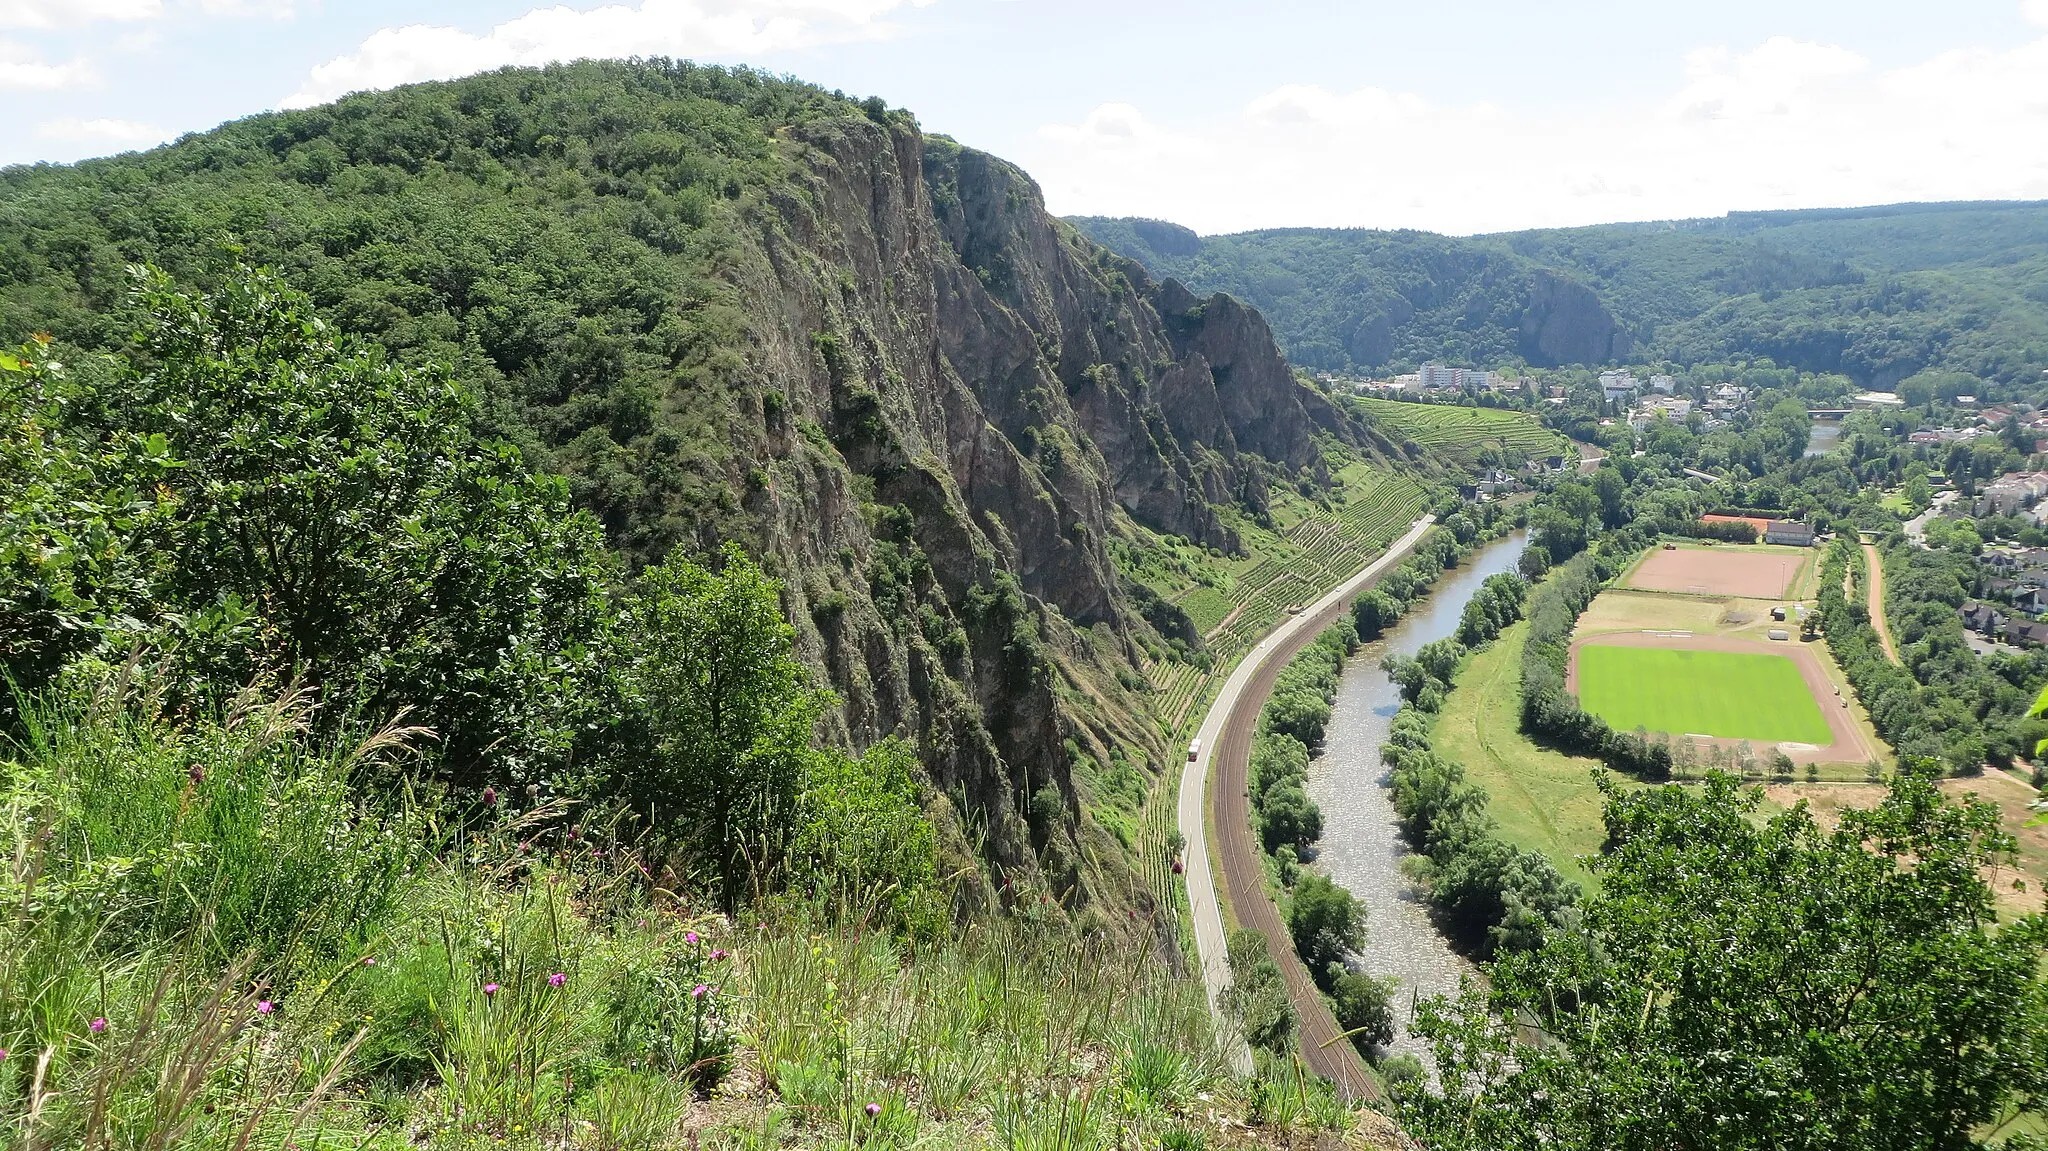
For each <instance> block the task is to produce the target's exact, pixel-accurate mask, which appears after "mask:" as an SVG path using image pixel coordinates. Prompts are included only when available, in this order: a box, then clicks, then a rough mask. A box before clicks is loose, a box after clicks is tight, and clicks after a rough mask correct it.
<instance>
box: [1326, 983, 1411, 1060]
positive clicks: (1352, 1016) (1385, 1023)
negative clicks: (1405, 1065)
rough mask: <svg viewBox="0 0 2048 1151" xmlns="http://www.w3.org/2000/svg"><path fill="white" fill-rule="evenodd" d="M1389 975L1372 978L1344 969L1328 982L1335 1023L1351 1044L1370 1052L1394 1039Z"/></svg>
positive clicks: (1364, 1051)
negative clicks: (1346, 1035)
mask: <svg viewBox="0 0 2048 1151" xmlns="http://www.w3.org/2000/svg"><path fill="white" fill-rule="evenodd" d="M1397 986H1399V985H1398V984H1397V983H1396V982H1395V981H1394V980H1392V979H1375V978H1373V977H1372V976H1370V975H1366V974H1364V973H1363V972H1358V971H1346V972H1344V973H1343V974H1341V975H1338V976H1336V977H1335V978H1334V979H1332V980H1331V982H1330V999H1331V1001H1332V1005H1333V1007H1334V1008H1335V1014H1336V1016H1337V1026H1339V1027H1342V1028H1343V1029H1344V1030H1345V1031H1347V1032H1349V1033H1350V1037H1351V1044H1352V1046H1354V1047H1356V1048H1358V1052H1359V1054H1361V1055H1365V1056H1368V1057H1369V1056H1371V1055H1372V1053H1373V1051H1374V1049H1375V1048H1380V1047H1385V1046H1386V1045H1387V1044H1389V1043H1392V1042H1393V1041H1394V989H1395V988H1396V987H1397Z"/></svg>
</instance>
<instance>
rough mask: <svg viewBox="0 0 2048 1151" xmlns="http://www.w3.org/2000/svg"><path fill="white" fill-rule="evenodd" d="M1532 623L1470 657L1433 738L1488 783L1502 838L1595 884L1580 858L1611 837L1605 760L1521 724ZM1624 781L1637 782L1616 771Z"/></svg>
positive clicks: (1469, 773)
mask: <svg viewBox="0 0 2048 1151" xmlns="http://www.w3.org/2000/svg"><path fill="white" fill-rule="evenodd" d="M1528 632H1529V625H1528V624H1527V623H1518V624H1515V625H1513V626H1512V627H1509V628H1507V629H1506V630H1505V631H1503V632H1501V634H1500V638H1499V639H1496V640H1495V641H1494V642H1493V644H1492V645H1491V646H1489V647H1487V648H1485V649H1483V650H1481V651H1478V652H1475V653H1473V654H1472V655H1471V656H1470V657H1469V658H1468V659H1466V661H1465V666H1464V667H1463V668H1461V669H1460V670H1459V672H1458V677H1457V679H1456V681H1455V682H1454V683H1453V685H1452V690H1451V693H1450V695H1449V696H1448V697H1446V698H1445V700H1444V706H1443V709H1442V710H1441V711H1440V712H1439V713H1438V714H1437V721H1436V729H1435V731H1434V732H1433V733H1432V737H1431V743H1432V745H1433V746H1434V747H1435V748H1436V750H1437V751H1438V752H1440V753H1442V754H1443V755H1444V756H1446V757H1447V758H1450V759H1454V760H1457V761H1458V762H1459V763H1462V764H1464V765H1465V771H1466V777H1467V778H1468V779H1470V780H1471V781H1472V782H1473V783H1476V784H1478V785H1479V786H1481V787H1483V788H1485V789H1486V791H1487V793H1488V795H1489V796H1491V799H1492V801H1491V802H1490V803H1488V804H1487V808H1486V810H1487V812H1488V814H1490V815H1492V816H1493V818H1494V819H1495V820H1497V821H1499V823H1500V834H1501V837H1502V838H1503V839H1506V840H1507V841H1508V842H1509V843H1512V844H1514V845H1515V846H1517V847H1520V848H1523V849H1525V850H1529V851H1540V852H1542V853H1543V854H1544V855H1545V856H1548V857H1549V859H1550V862H1551V863H1553V864H1555V865H1556V866H1557V869H1558V870H1559V871H1560V872H1562V873H1563V874H1564V875H1565V876H1566V877H1568V878H1570V879H1573V880H1576V881H1578V882H1579V883H1580V884H1582V885H1584V886H1586V887H1587V888H1588V889H1591V888H1592V887H1594V886H1595V883H1594V880H1593V877H1592V876H1591V874H1589V873H1588V872H1587V871H1586V869H1585V868H1584V867H1583V866H1582V865H1581V864H1580V863H1579V857H1581V856H1586V855H1592V854H1594V853H1595V852H1597V851H1599V849H1600V843H1601V841H1602V840H1603V839H1605V838H1606V836H1607V829H1606V825H1605V824H1603V823H1602V822H1601V818H1600V808H1601V797H1600V792H1599V790H1598V789H1597V788H1595V787H1594V786H1593V773H1594V772H1595V771H1596V770H1601V767H1600V762H1599V761H1598V760H1594V759H1581V758H1579V757H1576V756H1570V755H1564V754H1562V753H1559V752H1555V751H1551V750H1548V749H1547V748H1541V747H1538V746H1536V745H1535V744H1534V743H1532V742H1530V741H1529V738H1528V737H1527V736H1525V735H1523V734H1522V730H1521V707H1522V691H1521V666H1522V645H1523V643H1524V642H1525V641H1526V640H1527V638H1528ZM1615 779H1616V780H1617V781H1619V782H1620V783H1622V785H1623V786H1633V783H1632V781H1630V780H1628V779H1627V778H1626V777H1624V776H1615Z"/></svg>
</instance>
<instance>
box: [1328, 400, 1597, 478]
mask: <svg viewBox="0 0 2048 1151" xmlns="http://www.w3.org/2000/svg"><path fill="white" fill-rule="evenodd" d="M1361 402H1362V403H1363V404H1364V405H1365V407H1366V410H1368V411H1370V412H1371V413H1372V414H1373V417H1374V418H1375V419H1377V420H1379V421H1380V423H1381V424H1382V425H1384V426H1385V427H1386V428H1387V429H1388V430H1390V431H1392V432H1394V433H1396V434H1398V435H1401V436H1405V437H1406V438H1408V439H1411V440H1414V441H1415V442H1416V443H1418V444H1421V445H1422V446H1423V447H1426V448H1429V449H1430V450H1432V451H1435V452H1437V453H1438V454H1440V455H1444V456H1447V457H1450V458H1452V459H1455V460H1457V461H1459V462H1461V463H1465V464H1474V463H1477V462H1478V461H1479V449H1481V448H1483V447H1487V446H1489V445H1491V446H1493V447H1497V448H1503V449H1506V450H1508V451H1512V452H1519V453H1520V454H1522V455H1525V456H1550V455H1557V454H1561V453H1562V452H1563V451H1564V449H1565V441H1564V438H1563V437H1561V436H1559V435H1558V434H1557V433H1556V432H1553V431H1551V430H1550V429H1549V428H1546V427H1544V426H1543V425H1542V423H1541V422H1539V421H1538V420H1537V419H1536V417H1534V416H1532V415H1530V414H1528V413H1527V412H1511V411H1505V410H1502V409H1500V408H1464V407H1457V406H1455V405H1451V404H1414V403H1408V402H1407V401H1404V400H1378V399H1368V400H1363V401H1361Z"/></svg>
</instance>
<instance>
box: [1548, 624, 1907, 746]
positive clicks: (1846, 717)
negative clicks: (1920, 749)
mask: <svg viewBox="0 0 2048 1151" xmlns="http://www.w3.org/2000/svg"><path fill="white" fill-rule="evenodd" d="M1587 644H1601V645H1603V646H1608V647H1661V648H1679V649H1684V650H1688V651H1726V652H1739V653H1745V654H1751V655H1782V656H1784V657H1786V658H1787V659H1790V660H1791V661H1792V664H1793V666H1794V667H1797V668H1798V669H1799V678H1800V679H1802V680H1804V681H1805V683H1806V690H1807V691H1808V692H1810V693H1812V695H1813V702H1814V704H1815V705H1816V706H1818V707H1819V708H1820V714H1821V717H1822V718H1823V719H1825V720H1827V723H1828V733H1829V734H1830V735H1832V736H1833V737H1834V741H1833V742H1832V743H1829V744H1828V745H1827V746H1826V747H1820V748H1815V749H1813V750H1811V751H1803V750H1801V751H1788V752H1787V754H1788V755H1790V756H1791V757H1792V762H1794V763H1801V764H1805V763H1867V762H1869V761H1870V760H1873V759H1876V758H1878V754H1877V752H1876V750H1875V749H1873V748H1872V747H1871V745H1870V742H1869V741H1868V740H1866V739H1865V738H1864V737H1863V732H1862V731H1861V730H1859V729H1858V728H1857V726H1856V720H1855V718H1854V717H1853V716H1851V715H1850V714H1849V709H1848V708H1847V707H1844V706H1843V703H1844V699H1845V697H1843V696H1842V695H1841V693H1840V691H1839V690H1838V689H1837V686H1836V684H1835V682H1834V681H1833V680H1831V679H1829V678H1828V673H1827V669H1826V668H1824V667H1822V666H1821V662H1820V657H1819V656H1818V655H1816V654H1814V652H1813V650H1812V649H1811V648H1809V647H1806V646H1805V645H1803V644H1799V643H1787V642H1775V641H1774V642H1768V643H1759V642H1758V641H1756V640H1749V639H1731V638H1729V637H1727V636H1714V635H1694V636H1675V635H1654V634H1650V633H1647V632H1639V631H1638V632H1625V631H1624V632H1610V633H1607V634H1605V635H1594V636H1587V637H1586V638H1585V639H1582V640H1580V641H1578V642H1577V643H1574V644H1573V645H1572V650H1571V658H1570V661H1569V662H1568V663H1567V664H1566V665H1565V690H1566V691H1569V692H1573V693H1576V692H1577V691H1578V690H1579V649H1580V648H1582V647H1584V646H1585V645H1587ZM1668 734H1670V735H1673V736H1679V735H1684V734H1685V733H1684V732H1676V731H1674V732H1670V733H1668ZM1712 742H1714V743H1717V744H1722V745H1724V746H1733V745H1735V744H1738V743H1749V744H1752V745H1755V744H1757V743H1759V742H1761V741H1758V740H1740V739H1717V740H1713V741H1712Z"/></svg>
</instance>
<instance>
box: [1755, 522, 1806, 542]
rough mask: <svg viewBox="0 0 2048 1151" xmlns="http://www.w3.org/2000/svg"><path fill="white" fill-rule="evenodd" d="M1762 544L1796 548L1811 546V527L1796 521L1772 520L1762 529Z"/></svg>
mask: <svg viewBox="0 0 2048 1151" xmlns="http://www.w3.org/2000/svg"><path fill="white" fill-rule="evenodd" d="M1764 542H1765V543H1767V544H1789V545H1790V546H1792V547H1796V548H1810V547H1812V546H1813V525H1811V524H1803V523H1800V522H1799V521H1798V520H1772V521H1771V522H1770V524H1769V526H1767V527H1765V528H1764Z"/></svg>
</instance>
